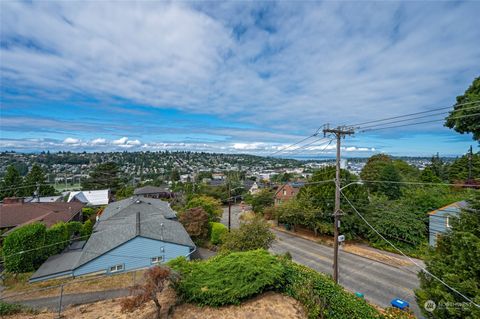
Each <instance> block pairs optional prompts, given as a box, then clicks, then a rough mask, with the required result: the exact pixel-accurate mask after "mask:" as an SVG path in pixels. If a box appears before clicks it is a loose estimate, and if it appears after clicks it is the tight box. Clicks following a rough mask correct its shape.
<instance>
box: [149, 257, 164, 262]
mask: <svg viewBox="0 0 480 319" xmlns="http://www.w3.org/2000/svg"><path fill="white" fill-rule="evenodd" d="M150 260H151V262H152V264H159V263H161V262H162V261H163V257H162V256H158V257H152V258H150Z"/></svg>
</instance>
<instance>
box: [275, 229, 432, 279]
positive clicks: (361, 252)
mask: <svg viewBox="0 0 480 319" xmlns="http://www.w3.org/2000/svg"><path fill="white" fill-rule="evenodd" d="M272 228H273V229H275V230H277V231H281V232H283V233H287V234H290V235H292V236H297V237H300V238H303V239H307V240H310V241H313V242H315V243H317V244H320V245H325V246H330V247H332V246H333V240H332V239H331V238H330V237H329V238H322V237H315V236H314V235H310V234H308V233H306V232H293V231H289V230H286V229H285V228H283V227H279V226H273V227H272ZM340 249H341V250H343V251H345V252H348V253H351V254H354V255H357V256H361V257H364V258H368V259H371V260H375V261H378V262H381V263H384V264H387V265H390V266H394V267H406V268H411V269H412V270H414V271H416V272H418V270H419V268H418V267H417V266H416V265H415V264H414V263H413V262H412V261H411V260H410V259H409V258H407V257H405V256H402V255H399V254H395V253H392V252H387V251H383V250H380V249H376V248H373V247H370V246H367V245H366V244H351V243H350V244H342V245H341V246H340ZM411 259H412V260H413V261H414V262H415V263H417V264H418V265H420V266H421V267H425V264H424V263H423V261H422V260H420V259H415V258H411Z"/></svg>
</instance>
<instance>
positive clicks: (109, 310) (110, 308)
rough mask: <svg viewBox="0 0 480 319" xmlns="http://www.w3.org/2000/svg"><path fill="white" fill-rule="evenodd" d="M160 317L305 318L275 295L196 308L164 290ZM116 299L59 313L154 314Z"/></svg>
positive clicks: (96, 316)
mask: <svg viewBox="0 0 480 319" xmlns="http://www.w3.org/2000/svg"><path fill="white" fill-rule="evenodd" d="M160 301H161V303H162V305H163V307H162V318H166V317H167V314H168V312H169V309H170V308H171V307H172V311H171V316H170V318H173V319H197V318H198V319H200V318H207V319H208V318H211V319H227V318H228V319H232V318H238V319H240V318H242V319H243V318H245V319H251V318H265V319H305V318H306V315H305V312H304V309H303V307H302V305H301V304H300V303H299V302H298V301H296V300H295V299H293V298H291V297H287V296H284V295H281V294H278V293H273V292H268V293H265V294H262V295H260V296H258V297H256V298H253V299H250V300H248V301H246V302H244V303H243V304H241V305H239V306H226V307H221V308H211V307H198V306H195V305H191V304H182V305H179V306H176V307H175V306H174V305H175V301H176V296H175V292H174V291H173V289H170V288H168V289H167V290H166V291H165V292H164V293H162V295H161V296H160ZM120 308H121V307H120V299H111V300H105V301H101V302H97V303H93V304H89V305H82V306H76V307H71V308H68V309H67V310H65V311H64V312H63V313H62V314H63V316H64V318H69V319H70V318H72V319H113V318H114V319H128V318H137V319H151V318H153V317H154V314H155V307H154V305H153V303H152V302H150V303H148V304H147V305H146V306H145V307H143V308H141V309H138V310H136V311H135V312H132V313H122V312H121V311H120ZM30 318H37V319H55V318H57V314H55V313H52V312H43V313H40V314H37V315H35V316H34V317H33V316H32V315H28V314H19V315H13V316H6V319H30Z"/></svg>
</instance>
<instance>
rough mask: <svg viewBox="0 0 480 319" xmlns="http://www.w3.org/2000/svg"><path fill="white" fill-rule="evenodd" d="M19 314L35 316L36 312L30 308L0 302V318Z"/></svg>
mask: <svg viewBox="0 0 480 319" xmlns="http://www.w3.org/2000/svg"><path fill="white" fill-rule="evenodd" d="M21 312H22V313H30V314H37V312H36V311H35V310H33V309H31V308H28V307H25V306H22V305H17V304H14V303H8V302H5V301H1V300H0V316H8V315H14V314H17V313H21Z"/></svg>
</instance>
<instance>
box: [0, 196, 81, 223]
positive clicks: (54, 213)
mask: <svg viewBox="0 0 480 319" xmlns="http://www.w3.org/2000/svg"><path fill="white" fill-rule="evenodd" d="M83 206H84V204H83V203H78V202H72V203H61V202H54V203H14V204H1V205H0V228H11V227H16V226H19V225H26V224H29V223H33V222H35V221H38V222H42V223H44V224H45V225H46V226H47V227H50V226H52V225H53V224H56V223H58V222H68V221H69V220H71V219H72V218H73V217H75V215H77V214H78V213H80V212H81V210H82V208H83Z"/></svg>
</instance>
